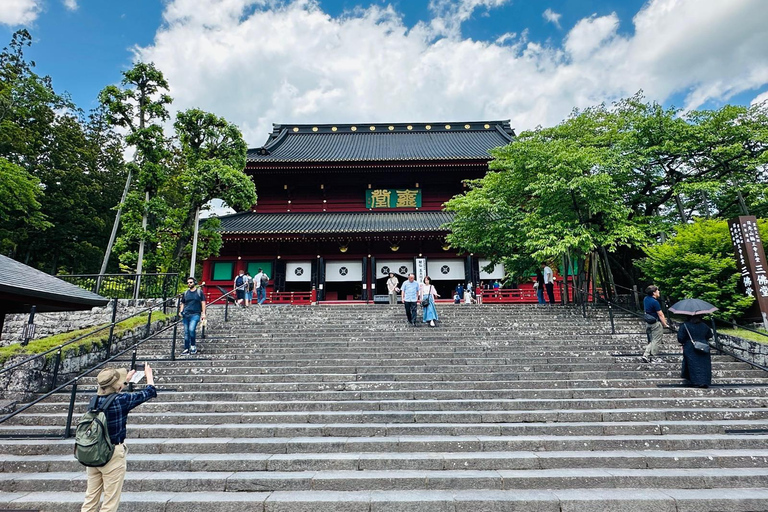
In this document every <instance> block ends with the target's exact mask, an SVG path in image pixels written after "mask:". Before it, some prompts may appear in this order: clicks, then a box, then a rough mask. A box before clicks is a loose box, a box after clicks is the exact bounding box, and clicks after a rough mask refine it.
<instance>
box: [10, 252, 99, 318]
mask: <svg viewBox="0 0 768 512" xmlns="http://www.w3.org/2000/svg"><path fill="white" fill-rule="evenodd" d="M108 303H109V299H107V298H104V297H102V296H101V295H97V294H95V293H93V292H90V291H88V290H84V289H82V288H80V287H78V286H75V285H73V284H70V283H67V282H65V281H62V280H61V279H59V278H57V277H54V276H52V275H50V274H46V273H45V272H41V271H40V270H37V269H35V268H32V267H30V266H29V265H25V264H23V263H21V262H18V261H16V260H14V259H11V258H8V257H7V256H2V255H0V329H1V328H2V324H3V320H4V319H5V315H6V314H8V313H29V311H30V310H31V308H32V306H36V310H37V311H38V312H51V311H80V310H84V309H91V308H93V307H98V306H106V305H107V304H108Z"/></svg>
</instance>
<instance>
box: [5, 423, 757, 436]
mask: <svg viewBox="0 0 768 512" xmlns="http://www.w3.org/2000/svg"><path fill="white" fill-rule="evenodd" d="M341 419H343V418H341ZM63 425H64V423H59V424H55V425H50V426H46V425H44V424H43V425H29V424H20V423H18V422H17V423H16V424H15V425H9V424H7V423H4V424H3V425H1V426H0V435H2V436H24V435H38V436H39V435H54V434H59V433H61V431H62V426H63ZM734 430H738V431H757V432H763V433H768V419H763V420H711V421H703V420H699V419H697V420H695V421H688V420H681V421H650V422H641V421H625V422H583V421H580V422H566V421H561V422H557V423H533V422H526V423H458V424H457V423H364V422H361V423H356V424H349V423H346V422H345V423H325V424H310V423H282V424H281V423H273V424H262V423H246V422H240V423H222V424H206V423H200V422H192V423H180V422H174V423H143V424H142V423H138V422H135V423H132V424H131V425H129V426H128V438H129V439H137V438H161V439H165V438H184V437H234V438H244V437H263V438H278V437H286V438H291V437H375V436H384V437H391V436H418V435H428V436H463V435H478V436H516V435H525V436H536V435H541V436H553V435H557V436H615V435H668V434H672V435H675V434H698V435H708V434H726V433H728V432H729V431H734Z"/></svg>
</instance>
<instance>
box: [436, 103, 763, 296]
mask: <svg viewBox="0 0 768 512" xmlns="http://www.w3.org/2000/svg"><path fill="white" fill-rule="evenodd" d="M767 150H768V105H766V104H759V105H754V106H752V107H738V106H730V105H727V106H725V107H723V108H721V109H719V110H715V111H693V112H689V113H683V112H681V111H680V110H677V109H674V108H671V109H664V108H662V107H661V106H660V105H658V104H656V103H646V102H644V101H643V98H642V96H640V95H639V94H638V95H636V96H634V97H632V98H628V99H626V100H623V101H620V102H618V103H616V104H614V105H612V106H610V107H607V106H605V105H599V106H596V107H592V108H589V109H586V110H583V111H575V112H574V113H573V114H572V115H571V116H570V117H569V118H568V119H566V120H565V121H563V122H562V123H560V124H559V125H557V126H555V127H552V128H538V129H536V130H534V131H528V132H523V133H521V134H520V135H519V137H518V138H517V139H515V140H514V141H513V142H512V143H511V144H509V145H508V146H506V147H503V148H498V149H497V150H495V151H493V152H492V154H493V156H494V158H495V160H493V161H492V162H491V170H492V172H489V173H488V174H487V175H486V177H485V178H483V179H480V180H475V181H472V182H470V183H469V191H468V192H467V193H466V194H464V195H461V196H457V197H455V198H453V199H452V200H451V201H449V202H448V203H447V205H446V206H447V208H448V209H449V210H451V211H454V212H456V219H455V221H454V222H453V223H452V225H451V226H450V227H451V229H452V233H451V235H449V237H448V239H449V241H450V243H451V245H452V246H453V247H455V248H457V249H459V250H463V251H466V252H474V253H479V254H486V255H488V256H490V257H491V259H492V260H494V262H497V261H503V262H504V264H505V267H506V268H507V270H508V271H509V272H510V273H511V274H518V273H525V272H526V271H527V270H528V269H530V268H531V266H532V265H534V264H535V263H536V262H537V261H542V260H545V259H550V258H551V259H555V260H556V261H557V260H559V258H560V257H561V256H564V255H570V256H571V257H573V258H574V259H575V260H576V261H579V260H582V261H583V260H584V259H585V258H586V257H587V255H588V254H597V255H601V257H602V260H603V261H605V260H606V259H607V260H608V261H609V262H610V264H611V268H612V271H613V274H615V275H617V276H619V279H620V280H622V281H623V282H624V284H625V285H632V284H635V283H636V282H637V280H639V278H640V276H639V274H638V272H637V269H636V268H634V266H633V261H634V260H635V259H637V258H638V257H641V256H642V255H643V254H642V248H643V247H646V246H648V245H651V244H653V243H654V242H656V241H659V240H661V239H663V238H664V236H667V235H669V234H671V233H672V232H674V230H675V227H676V226H677V225H678V224H680V223H685V222H687V221H688V220H689V219H690V218H692V217H696V216H699V217H711V218H730V217H733V216H736V215H743V214H744V213H745V212H746V210H747V209H748V210H749V211H750V213H752V214H756V215H761V214H763V213H765V212H766V210H768V172H767V171H766V168H765V164H766V161H767V160H768V151H767ZM606 256H607V258H606ZM580 266H581V265H580Z"/></svg>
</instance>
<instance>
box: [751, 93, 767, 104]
mask: <svg viewBox="0 0 768 512" xmlns="http://www.w3.org/2000/svg"><path fill="white" fill-rule="evenodd" d="M764 101H768V91H765V92H764V93H762V94H758V95H757V96H755V98H754V99H753V100H752V101H750V102H749V104H750V105H757V104H758V103H762V102H764Z"/></svg>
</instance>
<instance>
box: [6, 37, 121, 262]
mask: <svg viewBox="0 0 768 512" xmlns="http://www.w3.org/2000/svg"><path fill="white" fill-rule="evenodd" d="M30 44H31V36H30V34H29V33H28V32H27V31H26V30H20V31H18V32H16V33H15V34H14V36H13V38H12V41H11V43H10V45H9V46H8V47H7V48H5V49H3V52H2V53H0V158H4V159H5V161H6V162H8V163H9V164H11V165H15V166H16V167H18V168H20V169H22V170H23V171H24V172H25V173H27V174H28V175H29V176H31V177H32V178H33V179H34V182H35V183H37V184H38V185H36V186H37V188H38V190H37V192H35V194H34V199H35V201H36V202H37V203H39V206H37V207H36V206H34V204H31V203H28V204H29V208H30V209H29V218H28V219H26V221H25V220H24V219H19V218H14V219H13V221H12V224H11V225H10V227H9V225H7V224H6V226H4V227H3V228H2V229H3V230H4V231H5V233H6V236H4V237H3V239H4V243H3V248H2V250H3V251H4V252H5V253H6V254H9V255H10V256H12V257H16V258H19V259H21V260H23V261H25V262H26V263H29V264H31V265H33V266H36V267H39V268H42V269H44V270H47V271H49V272H51V273H54V272H56V271H57V270H59V269H65V270H66V271H68V272H86V271H93V270H94V267H93V262H94V261H95V260H97V259H98V253H99V252H100V250H101V249H100V246H102V245H103V243H104V241H105V240H106V234H107V233H106V232H105V231H106V226H107V223H108V219H109V218H110V217H111V215H112V213H111V212H110V209H111V208H112V207H113V206H114V204H115V202H116V201H117V197H119V182H120V181H121V180H122V177H123V175H122V172H123V165H122V160H121V159H116V158H114V155H115V154H118V153H121V152H122V148H121V146H120V142H119V139H117V137H116V135H115V134H114V133H113V132H111V131H110V130H109V129H107V128H106V127H105V125H103V124H99V122H98V118H99V113H98V112H95V113H93V114H92V115H91V116H90V117H89V118H87V119H86V118H85V117H84V116H83V113H82V112H81V111H80V110H79V109H77V108H76V107H75V105H73V104H72V102H71V101H69V99H68V98H67V97H66V96H62V95H59V94H57V93H56V92H55V91H54V89H53V86H52V83H51V80H50V78H49V77H41V76H39V75H37V74H36V73H35V72H34V63H32V62H29V61H27V60H26V59H25V57H24V49H25V48H26V47H28V46H29V45H30ZM9 170H10V167H7V166H4V172H5V173H6V176H8V178H9V179H10V178H11V177H10V175H9V174H7V173H8V172H10V171H9ZM14 176H15V177H16V178H18V176H19V175H18V172H17V171H14ZM22 181H23V182H26V183H29V182H30V181H29V180H27V179H25V180H22ZM8 183H9V182H6V181H5V180H4V183H3V184H4V185H7V184H8ZM19 187H22V188H20V189H19V190H18V191H17V193H18V194H22V195H23V193H22V190H27V189H25V188H23V186H22V183H21V182H19ZM27 196H28V194H27ZM16 199H18V198H16ZM0 200H13V199H12V196H9V195H6V196H5V197H4V198H3V199H0ZM14 208H16V205H13V204H11V205H8V204H3V205H2V206H0V209H4V210H6V211H9V210H12V209H14ZM43 219H47V222H41V221H42V220H43ZM27 221H28V222H27Z"/></svg>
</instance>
